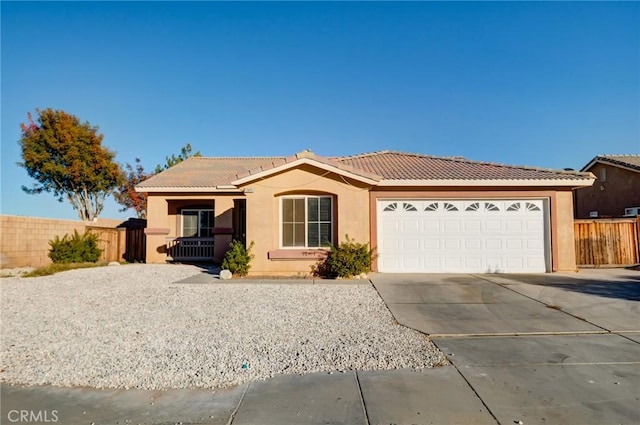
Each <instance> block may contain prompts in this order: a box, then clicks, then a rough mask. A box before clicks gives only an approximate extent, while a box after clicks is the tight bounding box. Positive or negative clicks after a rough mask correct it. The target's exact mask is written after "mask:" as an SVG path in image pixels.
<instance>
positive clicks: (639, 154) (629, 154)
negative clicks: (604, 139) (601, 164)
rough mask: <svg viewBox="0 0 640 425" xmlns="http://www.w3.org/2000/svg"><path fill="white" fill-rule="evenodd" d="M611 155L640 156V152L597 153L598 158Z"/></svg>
mask: <svg viewBox="0 0 640 425" xmlns="http://www.w3.org/2000/svg"><path fill="white" fill-rule="evenodd" d="M609 156H624V157H627V156H640V153H607V154H601V155H596V158H603V157H604V158H606V157H609Z"/></svg>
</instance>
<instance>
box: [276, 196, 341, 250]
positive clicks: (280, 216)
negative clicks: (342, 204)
mask: <svg viewBox="0 0 640 425" xmlns="http://www.w3.org/2000/svg"><path fill="white" fill-rule="evenodd" d="M310 198H313V199H320V198H328V199H329V200H330V201H331V209H330V212H329V217H331V221H330V223H331V233H330V234H329V240H330V241H331V242H332V243H333V235H334V232H335V217H334V215H333V208H334V202H333V196H331V195H286V196H281V197H280V200H279V211H278V240H279V246H280V249H327V247H325V246H309V211H308V200H309V199H310ZM285 199H304V246H284V243H283V241H282V236H283V235H282V230H283V229H282V227H283V226H282V225H283V221H284V220H283V218H284V208H283V206H282V203H283V201H284V200H285Z"/></svg>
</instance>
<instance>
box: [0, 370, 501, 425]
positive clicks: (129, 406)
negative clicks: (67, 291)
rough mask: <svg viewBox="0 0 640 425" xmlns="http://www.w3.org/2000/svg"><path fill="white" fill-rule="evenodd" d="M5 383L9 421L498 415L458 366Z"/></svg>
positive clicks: (480, 418)
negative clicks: (160, 383) (21, 417)
mask: <svg viewBox="0 0 640 425" xmlns="http://www.w3.org/2000/svg"><path fill="white" fill-rule="evenodd" d="M0 390H1V400H2V408H1V410H2V416H1V417H2V421H1V422H2V423H11V422H13V421H12V418H15V417H17V416H16V415H18V414H19V413H18V412H19V411H21V410H27V411H33V412H40V415H41V419H42V420H41V421H40V422H37V421H35V422H34V421H31V422H29V423H52V422H53V421H52V420H51V419H52V418H53V417H54V416H55V417H56V418H57V421H56V422H58V423H60V424H68V425H76V424H77V425H80V424H82V425H89V424H94V425H100V424H157V425H159V424H220V425H226V424H232V425H239V424H243V425H247V424H256V425H269V424H273V425H287V424H292V425H307V424H309V425H311V424H318V425H320V424H347V425H353V424H398V425H399V424H468V425H473V424H492V425H493V424H496V423H497V422H496V421H495V419H494V418H493V417H492V416H491V414H489V413H488V411H487V409H486V408H485V407H484V406H483V404H482V402H481V401H480V400H479V399H478V397H477V396H476V395H475V394H474V392H473V391H472V390H471V388H470V387H469V385H468V384H467V383H466V382H465V380H464V379H463V378H462V376H461V375H460V374H459V373H458V372H457V370H456V369H455V368H454V367H453V366H445V367H439V368H433V369H425V370H422V371H415V370H395V371H376V372H366V371H358V372H353V371H349V372H345V373H339V372H336V373H331V374H328V373H315V374H309V375H284V376H278V377H276V378H273V379H270V380H266V381H262V382H252V383H249V384H245V385H241V386H238V387H235V388H231V389H222V390H220V389H218V390H201V389H198V390H167V391H147V390H137V389H131V390H113V389H106V390H97V389H89V388H56V387H50V386H42V387H19V386H9V385H6V384H2V385H0ZM45 412H46V413H45ZM45 415H48V417H47V418H48V419H49V420H48V421H45V420H44V419H45V417H44V416H45Z"/></svg>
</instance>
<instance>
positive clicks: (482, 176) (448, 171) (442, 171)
mask: <svg viewBox="0 0 640 425" xmlns="http://www.w3.org/2000/svg"><path fill="white" fill-rule="evenodd" d="M335 159H336V160H338V161H340V162H342V163H344V164H348V165H351V166H352V167H354V168H361V169H363V170H365V171H368V172H371V173H374V174H378V175H380V176H382V178H384V179H385V180H582V179H585V178H588V177H589V175H588V174H585V173H580V172H576V171H563V170H551V169H544V168H535V167H523V166H513V165H504V164H496V163H491V162H480V161H471V160H468V159H465V158H461V157H438V156H430V155H420V154H411V153H404V152H393V151H380V152H371V153H366V154H361V155H355V156H347V157H342V158H335Z"/></svg>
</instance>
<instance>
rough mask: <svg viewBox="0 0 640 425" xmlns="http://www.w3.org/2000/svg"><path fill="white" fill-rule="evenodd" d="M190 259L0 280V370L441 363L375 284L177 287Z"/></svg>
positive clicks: (208, 379)
mask: <svg viewBox="0 0 640 425" xmlns="http://www.w3.org/2000/svg"><path fill="white" fill-rule="evenodd" d="M200 272H201V271H200V269H198V268H196V267H194V266H184V265H144V264H140V265H127V266H122V267H101V268H94V269H82V270H73V271H69V272H64V273H59V274H57V275H54V276H45V277H39V278H18V277H9V278H3V279H0V291H1V292H0V295H1V307H2V313H1V319H2V323H1V327H0V331H1V333H0V334H1V338H2V339H1V343H0V346H1V352H2V357H1V360H0V379H2V380H3V381H5V382H11V383H20V384H52V385H57V386H89V387H98V388H109V387H111V388H136V387H137V388H144V389H164V388H197V387H200V388H216V387H226V386H231V385H236V384H240V383H243V382H246V381H251V380H259V379H264V378H268V377H271V376H273V375H274V374H278V373H310V372H320V371H326V372H330V371H344V370H352V369H360V370H377V369H395V368H426V367H431V366H433V365H439V364H445V363H446V359H445V357H444V356H443V354H442V353H441V352H440V351H439V350H438V349H437V348H436V347H435V346H434V345H433V344H432V343H431V342H430V341H429V340H428V339H427V338H426V337H425V336H424V335H422V334H420V333H418V332H415V331H413V330H410V329H407V328H405V327H403V326H400V325H398V324H396V323H395V322H394V320H393V317H392V316H391V314H390V313H389V311H388V310H387V308H386V306H385V305H384V303H383V302H382V300H381V299H380V297H379V296H378V294H377V292H376V291H375V289H374V288H373V287H372V286H371V285H344V284H340V283H336V284H334V285H326V284H321V285H309V284H289V283H283V284H256V283H246V284H237V283H233V284H224V283H221V284H179V283H174V282H176V281H178V280H181V279H184V278H186V277H188V276H192V275H194V274H197V273H200Z"/></svg>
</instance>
